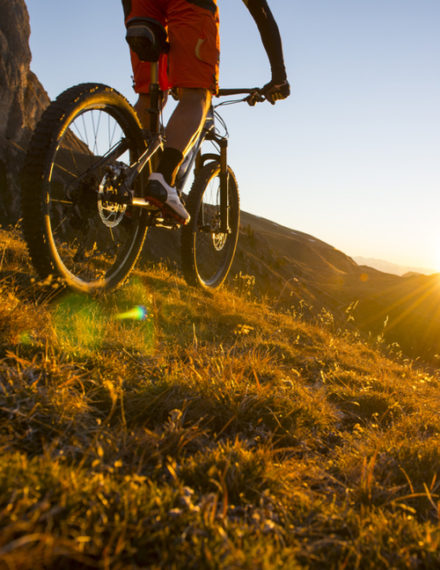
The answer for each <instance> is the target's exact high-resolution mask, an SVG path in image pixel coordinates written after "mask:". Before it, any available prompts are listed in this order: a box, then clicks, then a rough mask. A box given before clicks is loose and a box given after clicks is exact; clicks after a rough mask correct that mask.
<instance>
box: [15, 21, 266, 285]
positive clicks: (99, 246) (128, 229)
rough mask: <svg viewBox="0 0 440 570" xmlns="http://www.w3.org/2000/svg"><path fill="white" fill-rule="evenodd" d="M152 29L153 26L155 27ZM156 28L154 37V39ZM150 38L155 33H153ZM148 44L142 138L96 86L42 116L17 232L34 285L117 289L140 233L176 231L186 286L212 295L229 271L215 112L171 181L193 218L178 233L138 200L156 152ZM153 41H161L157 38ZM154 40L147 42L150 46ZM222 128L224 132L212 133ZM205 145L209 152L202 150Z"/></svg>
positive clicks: (160, 210) (113, 94)
mask: <svg viewBox="0 0 440 570" xmlns="http://www.w3.org/2000/svg"><path fill="white" fill-rule="evenodd" d="M156 24H157V23H156ZM158 30H159V32H158ZM152 33H155V34H163V33H164V30H163V28H162V29H160V28H158V27H157V25H155V26H152ZM161 37H162V36H160V35H159V36H158V37H156V40H157V41H156V47H157V45H158V46H159V49H158V50H157V51H156V53H155V55H154V58H155V59H154V60H153V61H152V65H151V88H150V98H151V107H152V108H151V111H150V114H151V130H150V131H148V132H147V131H144V130H143V129H142V127H141V124H140V122H139V119H138V117H137V115H136V112H135V111H134V109H133V107H132V106H131V105H130V103H129V102H128V101H127V100H126V99H125V97H123V96H122V95H121V94H120V93H118V92H117V91H115V90H114V89H112V88H111V87H108V86H106V85H102V84H91V83H86V84H80V85H77V86H75V87H72V88H70V89H68V90H67V91H65V92H63V93H62V94H61V95H59V96H58V98H57V99H56V100H55V101H53V102H52V103H51V104H50V105H49V107H48V108H47V109H46V111H45V112H44V114H43V115H42V118H41V120H40V122H39V123H38V125H37V127H36V130H35V132H34V134H33V136H32V139H31V141H30V144H29V150H28V153H27V158H26V161H25V166H24V169H23V177H22V215H23V233H24V237H25V240H26V242H27V246H28V250H29V253H30V256H31V260H32V263H33V265H34V267H35V269H36V270H37V273H38V274H39V276H40V277H41V278H42V279H47V278H48V279H49V280H51V279H56V280H60V281H61V282H62V283H63V284H64V285H67V286H68V287H70V288H71V289H73V290H76V291H80V292H86V293H94V292H100V291H104V290H110V289H112V288H115V287H117V286H118V285H120V284H121V283H123V282H124V280H125V279H126V278H127V276H128V275H129V273H130V271H131V270H132V268H133V267H134V265H135V263H136V261H137V259H138V257H139V254H140V252H141V250H142V247H143V244H144V240H145V237H146V234H147V230H148V228H151V227H162V228H168V229H170V230H181V260H182V271H183V275H184V277H185V279H186V281H187V282H188V283H189V284H191V285H195V286H199V287H202V288H206V289H215V288H217V287H219V286H220V285H221V284H222V283H223V282H224V280H225V279H226V277H227V275H228V272H229V270H230V267H231V264H232V261H233V258H234V254H235V249H236V245H237V239H238V233H239V220H240V207H239V193H238V185H237V181H236V178H235V175H234V173H233V171H232V169H231V168H230V167H229V166H228V163H227V146H228V133H227V128H226V125H225V123H224V121H223V120H222V119H221V117H220V115H219V114H218V111H216V107H218V106H219V105H222V104H225V103H220V104H218V105H215V106H214V105H213V106H212V108H211V111H210V113H209V114H208V117H207V119H206V122H205V124H204V127H203V129H202V130H201V133H200V136H199V138H198V140H197V142H196V143H195V144H194V146H193V147H192V149H191V151H190V152H189V154H188V155H187V156H186V158H185V161H184V163H183V164H182V167H181V168H180V171H179V174H178V177H177V188H178V190H179V191H180V192H183V189H184V187H185V184H186V182H187V181H188V178H189V177H190V174H191V173H192V172H193V174H194V178H193V183H192V186H191V189H190V191H189V194H188V196H187V197H186V198H185V197H184V195H183V194H182V196H183V199H184V201H185V205H186V208H187V210H188V212H189V213H190V215H191V219H190V222H189V224H188V225H186V226H183V227H182V226H181V225H180V224H179V223H178V222H177V221H176V219H175V218H173V217H172V216H171V215H170V212H168V211H167V210H166V207H165V206H161V205H160V204H158V203H153V202H152V200H151V199H150V200H149V199H148V196H147V195H146V184H147V180H148V176H149V174H150V173H151V172H152V170H153V167H154V164H155V163H156V161H157V158H158V155H159V153H160V152H161V150H162V149H163V146H164V134H163V125H162V120H161V119H162V115H161V104H160V98H161V93H160V90H159V84H158V54H159V53H160V51H161V50H163V49H166V43H165V42H163V41H162V40H161ZM158 38H159V39H158ZM153 40H154V38H153ZM235 95H245V97H244V98H242V99H238V100H237V99H234V100H233V101H227V102H226V103H230V102H238V101H247V102H248V103H249V104H251V105H253V104H255V102H257V101H262V100H264V95H263V94H262V93H261V91H260V90H259V89H222V90H220V92H219V96H235ZM220 129H222V131H223V132H220ZM205 142H209V143H211V144H212V145H213V147H214V150H215V152H204V151H203V152H202V144H203V143H205Z"/></svg>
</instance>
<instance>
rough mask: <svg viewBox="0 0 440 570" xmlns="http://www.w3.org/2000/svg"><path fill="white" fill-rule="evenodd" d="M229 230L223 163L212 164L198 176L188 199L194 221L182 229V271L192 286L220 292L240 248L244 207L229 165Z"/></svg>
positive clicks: (200, 171)
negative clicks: (223, 205) (222, 187)
mask: <svg viewBox="0 0 440 570" xmlns="http://www.w3.org/2000/svg"><path fill="white" fill-rule="evenodd" d="M227 194H228V196H227V204H226V208H227V211H228V222H229V224H228V225H229V227H228V230H227V231H225V230H224V223H222V221H223V222H224V220H222V212H221V210H222V208H221V200H220V197H221V196H220V164H219V163H218V162H210V163H208V164H206V165H205V166H203V167H202V168H201V169H200V170H199V171H198V172H197V173H196V176H195V179H194V182H193V185H192V188H191V191H190V193H189V196H188V200H187V209H188V211H189V213H190V215H191V220H190V222H189V224H188V225H187V226H184V227H183V228H182V270H183V275H184V277H185V279H186V281H187V283H188V284H190V285H194V286H197V287H202V288H204V289H216V288H217V287H220V285H222V283H223V282H224V281H225V279H226V277H227V275H228V273H229V269H230V267H231V264H232V261H233V260H234V255H235V248H236V246H237V239H238V231H239V223H240V204H239V196H238V186H237V181H236V179H235V176H234V173H233V172H232V170H231V169H230V168H229V166H228V192H227Z"/></svg>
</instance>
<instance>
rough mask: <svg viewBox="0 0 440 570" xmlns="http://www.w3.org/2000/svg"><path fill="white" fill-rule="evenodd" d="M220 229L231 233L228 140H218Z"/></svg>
mask: <svg viewBox="0 0 440 570" xmlns="http://www.w3.org/2000/svg"><path fill="white" fill-rule="evenodd" d="M219 144H220V176H219V178H220V218H221V220H220V231H221V232H222V233H225V234H230V233H231V228H230V226H229V208H230V206H229V192H228V190H229V174H228V141H227V139H222V140H221V141H220V143H219Z"/></svg>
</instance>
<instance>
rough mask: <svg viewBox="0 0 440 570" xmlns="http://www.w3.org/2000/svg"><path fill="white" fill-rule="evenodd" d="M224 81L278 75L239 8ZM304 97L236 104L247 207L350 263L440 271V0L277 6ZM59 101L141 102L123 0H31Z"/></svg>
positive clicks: (235, 163)
mask: <svg viewBox="0 0 440 570" xmlns="http://www.w3.org/2000/svg"><path fill="white" fill-rule="evenodd" d="M218 4H219V7H220V16H221V22H222V24H221V40H222V57H221V75H220V79H221V85H222V86H224V87H246V86H262V85H263V84H264V83H266V82H267V81H268V80H269V79H270V70H269V66H268V62H267V58H266V55H265V52H264V50H263V48H262V46H261V42H260V40H259V36H258V32H257V30H256V27H255V24H254V23H253V21H252V19H251V18H250V16H249V14H248V12H247V10H246V8H245V6H244V4H243V3H242V2H241V0H218ZM269 4H270V6H271V8H272V11H273V13H274V16H275V18H276V19H277V21H278V24H279V27H280V32H281V35H282V38H283V45H284V54H285V60H286V66H287V70H288V75H289V80H290V82H291V85H292V96H291V97H290V98H289V99H288V100H286V101H282V102H279V103H278V104H277V105H276V106H275V107H272V106H271V105H269V104H264V105H258V106H257V107H255V108H250V107H248V106H246V105H244V104H240V105H234V106H232V107H227V108H225V110H224V112H222V115H223V117H224V118H225V119H226V122H227V124H228V128H229V132H230V136H231V140H230V153H229V162H230V164H231V166H232V168H233V169H234V170H235V172H236V174H237V178H238V181H239V186H240V192H241V203H242V208H243V209H244V210H246V211H248V212H251V213H254V214H257V215H260V216H263V217H265V218H268V219H270V220H273V221H275V222H278V223H280V224H282V225H285V226H288V227H290V228H294V229H296V230H300V231H303V232H306V233H309V234H312V235H313V236H315V237H317V238H319V239H322V240H324V241H326V242H327V243H329V244H331V245H333V246H335V247H336V248H338V249H340V250H342V251H343V252H344V253H347V254H348V255H351V256H356V255H360V256H365V257H376V258H380V259H385V260H388V261H391V262H394V263H399V264H404V265H411V266H418V267H427V268H433V269H435V270H437V271H440V224H439V218H440V64H439V62H440V34H439V25H440V1H439V0H269ZM27 5H28V8H29V12H30V17H31V28H32V35H31V49H32V52H33V60H32V69H33V71H34V72H35V73H36V74H37V75H38V77H39V79H40V81H41V82H42V83H43V85H44V86H45V88H46V90H47V91H48V93H49V95H50V96H51V97H52V98H54V97H55V96H56V95H57V94H58V93H60V92H61V91H62V90H64V89H66V88H67V87H69V86H71V85H74V84H76V83H81V82H86V81H99V82H102V83H107V84H109V85H112V86H113V87H115V88H116V89H118V90H119V91H121V92H122V93H123V94H124V95H126V96H127V97H128V98H129V99H130V100H131V101H134V100H135V96H134V93H133V91H132V88H131V68H130V62H129V57H128V50H127V47H126V44H125V40H124V26H123V16H122V8H121V3H120V1H119V0H75V1H69V2H66V1H62V2H60V1H59V0H27Z"/></svg>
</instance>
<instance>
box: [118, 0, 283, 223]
mask: <svg viewBox="0 0 440 570" xmlns="http://www.w3.org/2000/svg"><path fill="white" fill-rule="evenodd" d="M242 1H243V2H244V4H245V5H246V7H247V8H248V10H249V12H250V14H251V15H252V17H253V19H254V20H255V23H256V25H257V27H258V30H259V32H260V35H261V39H262V42H263V46H264V48H265V50H266V53H267V56H268V58H269V63H270V67H271V71H272V78H271V81H270V82H269V83H267V84H266V85H265V86H264V88H263V92H264V95H265V96H266V99H267V100H268V101H270V102H271V103H272V104H274V103H275V102H276V101H278V100H280V99H285V98H286V97H288V96H289V94H290V87H289V83H288V81H287V75H286V70H285V66H284V58H283V50H282V44H281V38H280V34H279V30H278V26H277V24H276V22H275V19H274V17H273V15H272V12H271V11H270V8H269V6H268V4H267V1H266V0H242ZM122 4H123V7H124V16H125V21H126V23H127V22H128V21H129V20H130V19H132V18H152V19H155V20H157V21H159V22H160V23H161V24H162V25H164V26H166V27H167V31H168V37H169V42H170V50H169V53H168V54H162V55H161V59H160V60H159V75H160V77H159V85H160V89H161V90H162V92H164V93H165V94H166V93H167V91H168V90H169V89H171V88H174V89H175V90H177V94H178V99H179V103H178V104H177V106H176V108H175V110H174V112H173V114H172V115H171V117H170V119H169V121H168V124H167V126H166V129H165V140H166V143H165V145H166V146H165V148H164V150H163V152H162V153H161V157H160V160H159V165H158V167H157V171H156V172H153V173H152V174H151V175H150V177H149V182H148V187H147V195H148V197H150V198H153V199H155V200H157V201H158V202H160V203H162V204H164V203H165V204H166V205H167V206H168V207H169V209H170V210H171V212H172V213H173V214H174V216H175V217H177V219H178V220H179V221H180V222H181V223H184V224H185V223H187V222H188V221H189V218H190V216H189V214H188V212H187V211H186V209H185V207H184V205H183V204H182V202H181V200H180V197H179V195H178V192H177V190H176V188H175V179H176V175H177V173H178V171H179V167H180V165H181V163H182V161H183V158H184V155H185V154H186V152H187V151H188V150H189V149H190V148H191V145H192V143H193V142H194V141H195V140H196V138H197V136H198V134H199V132H200V129H201V128H202V127H203V124H204V122H205V119H206V114H207V112H208V110H209V108H210V105H211V96H212V94H215V93H216V92H217V89H218V72H219V53H220V49H219V48H220V42H219V18H218V7H217V3H216V0H122ZM131 61H132V67H133V74H134V89H135V91H136V92H137V93H138V94H139V98H138V101H137V103H136V105H135V108H136V111H137V113H138V116H139V118H140V121H141V123H142V125H143V127H144V128H146V129H148V127H149V107H150V104H149V95H148V92H149V80H150V70H149V63H148V62H143V61H141V60H140V59H139V57H138V55H137V54H136V53H134V52H133V51H131ZM165 102H166V96H164V97H163V104H165Z"/></svg>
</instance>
